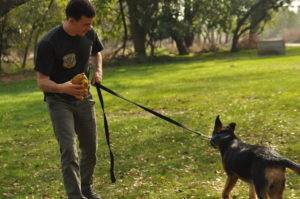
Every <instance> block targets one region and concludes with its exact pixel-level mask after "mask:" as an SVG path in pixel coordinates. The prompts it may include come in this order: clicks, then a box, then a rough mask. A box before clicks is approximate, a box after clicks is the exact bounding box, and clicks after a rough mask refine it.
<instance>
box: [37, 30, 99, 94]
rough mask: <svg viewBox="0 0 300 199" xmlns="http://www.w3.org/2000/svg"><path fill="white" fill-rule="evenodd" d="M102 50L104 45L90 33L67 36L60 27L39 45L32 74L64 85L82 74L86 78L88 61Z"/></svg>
mask: <svg viewBox="0 0 300 199" xmlns="http://www.w3.org/2000/svg"><path fill="white" fill-rule="evenodd" d="M102 50H103V45H102V43H101V42H100V40H99V38H98V36H97V33H96V32H95V31H94V30H93V29H92V30H90V31H89V32H87V33H86V34H85V36H83V37H80V36H70V35H68V34H67V33H66V32H65V31H64V29H63V27H62V25H59V26H56V27H54V28H53V29H51V30H50V31H49V32H48V33H47V34H46V35H45V36H44V37H43V38H42V39H41V40H40V41H39V43H38V47H37V55H36V63H35V70H36V71H38V72H40V73H42V74H44V75H47V76H49V77H50V79H51V80H52V81H54V82H56V83H64V82H67V81H69V80H71V79H72V78H73V77H74V76H75V75H77V74H78V73H82V72H84V73H86V75H87V76H88V73H89V68H88V61H89V57H90V56H91V55H93V54H95V53H97V52H100V51H102ZM45 95H51V93H45Z"/></svg>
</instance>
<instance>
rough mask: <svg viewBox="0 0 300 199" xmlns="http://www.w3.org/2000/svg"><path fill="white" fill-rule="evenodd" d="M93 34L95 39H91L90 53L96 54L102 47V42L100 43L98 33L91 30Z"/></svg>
mask: <svg viewBox="0 0 300 199" xmlns="http://www.w3.org/2000/svg"><path fill="white" fill-rule="evenodd" d="M93 32H94V34H95V37H94V38H95V39H94V41H93V47H92V55H93V54H96V53H97V52H100V51H102V50H103V49H104V47H103V44H102V43H101V41H100V40H99V37H98V34H97V33H96V32H95V31H93Z"/></svg>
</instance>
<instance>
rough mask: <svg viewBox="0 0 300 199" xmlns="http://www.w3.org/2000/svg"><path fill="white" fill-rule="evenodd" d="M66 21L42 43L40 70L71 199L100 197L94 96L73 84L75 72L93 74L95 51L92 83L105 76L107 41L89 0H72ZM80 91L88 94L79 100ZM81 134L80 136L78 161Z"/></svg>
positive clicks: (39, 82)
mask: <svg viewBox="0 0 300 199" xmlns="http://www.w3.org/2000/svg"><path fill="white" fill-rule="evenodd" d="M66 17H67V19H66V21H65V22H64V23H63V24H62V25H59V26H57V27H54V28H53V29H51V30H50V31H49V32H48V33H47V34H46V35H45V36H44V37H43V38H42V39H41V40H40V41H39V44H38V48H37V58H36V65H35V70H36V71H37V82H38V86H39V88H40V89H41V90H42V91H43V92H44V95H45V100H46V102H47V103H48V110H49V113H50V117H51V120H52V124H53V129H54V133H55V136H56V138H57V140H58V143H59V147H60V152H61V168H62V174H63V180H64V185H65V189H66V193H67V196H68V198H69V199H86V198H88V199H99V198H100V196H99V195H98V194H96V193H95V192H94V191H93V189H92V182H93V179H92V176H93V172H94V167H95V165H96V150H97V135H96V122H95V112H94V103H95V102H94V101H93V100H92V97H91V94H90V92H89V91H88V94H87V95H85V94H86V93H87V90H86V89H85V88H83V87H82V85H78V84H72V82H71V81H70V80H71V79H72V78H73V77H74V76H75V75H77V74H79V73H85V74H86V76H88V73H89V68H88V60H89V57H90V55H91V56H92V63H93V65H94V66H95V74H94V76H93V78H92V81H91V83H92V84H93V85H94V84H95V83H99V82H101V81H102V56H101V53H100V51H102V50H103V46H102V44H101V42H100V41H99V39H98V36H97V34H96V32H95V31H94V30H93V29H92V22H93V18H94V17H95V10H94V8H93V6H92V5H91V4H90V2H89V1H88V0H71V1H70V2H69V3H68V5H67V8H66ZM78 96H85V97H84V98H83V100H79V97H78ZM76 137H77V138H78V141H79V148H80V163H78V154H77V145H76V140H77V139H76Z"/></svg>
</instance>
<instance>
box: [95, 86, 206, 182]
mask: <svg viewBox="0 0 300 199" xmlns="http://www.w3.org/2000/svg"><path fill="white" fill-rule="evenodd" d="M96 88H97V92H98V96H99V99H100V102H101V106H102V110H103V117H104V126H105V134H106V141H107V145H108V148H109V151H110V158H111V161H110V162H111V169H110V172H111V180H112V182H115V181H116V178H115V176H114V156H113V153H112V151H111V148H110V139H109V130H108V123H107V119H106V115H105V111H104V102H103V97H102V94H101V89H103V90H105V91H106V92H108V93H110V94H112V95H114V96H116V97H119V98H121V99H123V100H125V101H127V102H129V103H131V104H134V105H136V106H138V107H140V108H142V109H144V110H145V111H147V112H149V113H151V114H153V115H155V116H157V117H159V118H161V119H163V120H165V121H167V122H169V123H172V124H174V125H176V126H179V127H181V128H183V129H186V130H188V131H190V132H192V133H195V134H197V135H200V136H202V137H205V138H209V139H210V137H208V136H206V135H204V134H202V133H200V132H198V131H195V130H192V129H190V128H188V127H186V126H184V125H183V124H181V123H179V122H177V121H175V120H173V119H171V118H169V117H167V116H164V115H162V114H160V113H158V112H156V111H153V110H151V109H149V108H147V107H144V106H142V105H140V104H137V103H135V102H133V101H131V100H129V99H126V98H125V97H123V96H121V95H119V94H118V93H116V92H114V91H112V90H110V89H109V88H107V87H105V86H103V85H101V84H99V83H97V84H96Z"/></svg>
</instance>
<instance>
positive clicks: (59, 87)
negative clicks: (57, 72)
mask: <svg viewBox="0 0 300 199" xmlns="http://www.w3.org/2000/svg"><path fill="white" fill-rule="evenodd" d="M37 83H38V86H39V88H40V89H41V90H42V91H44V92H49V93H66V94H69V95H72V96H74V97H76V96H82V95H83V94H84V93H85V90H84V89H83V87H82V86H81V85H78V84H72V83H71V81H68V82H65V83H62V84H57V83H55V82H54V81H52V80H50V77H49V76H47V75H44V74H43V73H40V72H38V73H37Z"/></svg>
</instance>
